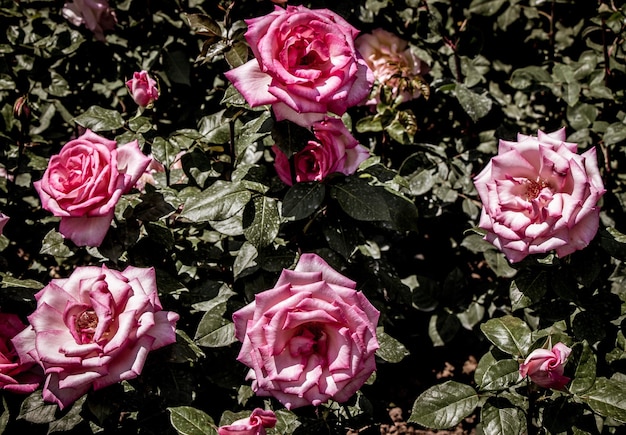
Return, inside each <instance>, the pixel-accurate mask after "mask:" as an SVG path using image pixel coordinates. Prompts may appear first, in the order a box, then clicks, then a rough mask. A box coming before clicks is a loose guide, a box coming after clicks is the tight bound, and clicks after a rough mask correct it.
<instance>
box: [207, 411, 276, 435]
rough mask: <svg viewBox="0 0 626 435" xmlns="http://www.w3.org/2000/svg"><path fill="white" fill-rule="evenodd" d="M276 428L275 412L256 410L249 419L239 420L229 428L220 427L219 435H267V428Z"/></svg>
mask: <svg viewBox="0 0 626 435" xmlns="http://www.w3.org/2000/svg"><path fill="white" fill-rule="evenodd" d="M274 426H276V414H274V411H270V410H267V411H265V410H263V409H261V408H256V409H255V410H254V411H252V414H250V417H248V418H242V419H241V420H237V421H235V422H233V423H231V424H229V425H228V426H220V427H219V428H218V429H217V433H218V435H266V433H267V432H265V428H266V427H274Z"/></svg>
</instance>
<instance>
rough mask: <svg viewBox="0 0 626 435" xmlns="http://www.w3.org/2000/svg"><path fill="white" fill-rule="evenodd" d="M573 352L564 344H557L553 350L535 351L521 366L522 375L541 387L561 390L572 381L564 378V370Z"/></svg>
mask: <svg viewBox="0 0 626 435" xmlns="http://www.w3.org/2000/svg"><path fill="white" fill-rule="evenodd" d="M571 352H572V350H571V349H570V348H569V347H567V346H566V345H564V344H563V343H557V344H555V345H554V346H553V347H552V350H548V349H536V350H533V351H532V352H531V353H530V355H528V357H527V358H526V360H525V361H524V363H523V364H520V367H519V372H520V375H522V377H523V378H525V377H526V376H528V377H529V378H530V380H531V381H533V382H534V383H535V384H537V385H539V386H540V387H544V388H554V389H557V390H560V389H562V388H563V387H564V386H565V384H567V383H568V382H569V381H570V378H568V377H567V376H563V369H564V366H565V363H566V362H567V357H568V356H569V354H570V353H571Z"/></svg>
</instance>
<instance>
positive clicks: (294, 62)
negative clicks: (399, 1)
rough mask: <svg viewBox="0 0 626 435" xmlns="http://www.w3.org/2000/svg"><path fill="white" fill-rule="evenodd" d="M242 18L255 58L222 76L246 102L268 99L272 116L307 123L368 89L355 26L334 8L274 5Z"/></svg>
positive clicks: (341, 110)
mask: <svg viewBox="0 0 626 435" xmlns="http://www.w3.org/2000/svg"><path fill="white" fill-rule="evenodd" d="M246 24H248V31H247V32H246V34H245V37H246V40H247V41H248V43H249V45H250V48H251V49H252V52H253V53H254V57H255V59H252V60H250V61H248V62H247V63H245V64H244V65H241V66H239V67H237V68H235V69H232V70H230V71H227V72H226V77H227V78H228V79H229V80H230V81H231V82H232V83H233V85H234V86H235V87H236V88H237V89H238V90H239V92H240V93H241V94H242V95H243V96H244V98H245V99H246V101H247V102H248V104H250V106H252V107H256V106H261V105H264V104H271V105H272V109H273V110H274V115H275V116H276V119H277V120H279V121H281V120H284V119H288V120H290V121H293V122H295V123H296V124H298V125H301V126H304V127H309V126H311V125H312V124H313V122H315V121H320V120H322V119H323V118H324V117H325V115H326V114H327V112H332V113H335V114H337V115H343V114H344V113H345V112H346V110H347V108H348V107H351V106H355V105H357V104H359V103H360V102H361V101H362V100H363V99H365V98H366V97H367V95H368V94H369V91H370V88H371V86H372V83H373V81H374V77H373V75H372V72H371V71H370V69H369V68H368V67H367V65H366V63H365V61H364V60H363V59H362V58H361V56H360V55H359V53H358V52H357V51H356V49H355V48H354V37H355V36H356V35H357V34H358V30H356V29H355V28H354V27H352V25H350V24H349V23H348V22H347V21H346V20H344V19H343V18H342V17H340V16H339V15H337V14H336V13H334V12H332V11H330V10H328V9H313V10H312V9H308V8H306V7H304V6H287V7H286V8H282V7H280V6H275V7H274V12H272V13H270V14H268V15H265V16H262V17H258V18H253V19H249V20H246Z"/></svg>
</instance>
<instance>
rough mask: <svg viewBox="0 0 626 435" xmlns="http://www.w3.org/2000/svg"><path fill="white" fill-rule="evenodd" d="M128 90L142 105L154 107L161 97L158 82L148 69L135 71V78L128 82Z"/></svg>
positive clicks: (136, 101)
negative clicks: (149, 73)
mask: <svg viewBox="0 0 626 435" xmlns="http://www.w3.org/2000/svg"><path fill="white" fill-rule="evenodd" d="M126 87H127V88H128V92H130V95H131V96H132V97H133V100H135V103H137V105H139V106H141V107H152V105H153V104H154V102H155V101H156V100H157V99H158V98H159V89H158V88H157V82H156V81H155V80H154V79H153V78H152V77H150V76H149V75H148V72H147V71H139V72H135V73H133V78H132V79H130V80H128V81H127V82H126Z"/></svg>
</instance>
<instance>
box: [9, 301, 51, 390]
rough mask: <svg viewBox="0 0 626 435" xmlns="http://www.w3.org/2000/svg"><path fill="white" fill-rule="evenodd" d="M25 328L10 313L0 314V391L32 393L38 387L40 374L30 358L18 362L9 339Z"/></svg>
mask: <svg viewBox="0 0 626 435" xmlns="http://www.w3.org/2000/svg"><path fill="white" fill-rule="evenodd" d="M26 327H27V326H26V325H24V323H23V322H22V321H21V320H20V318H19V317H18V316H17V315H15V314H12V313H0V389H3V390H6V391H11V392H13V393H21V394H27V393H32V392H33V391H35V390H36V389H37V387H39V384H40V383H41V380H42V379H43V377H42V374H41V372H40V371H38V370H36V369H35V370H34V369H33V368H34V367H35V366H36V363H35V360H33V359H32V358H28V357H26V358H24V359H23V360H21V361H20V358H19V355H18V354H17V352H16V351H15V347H14V346H13V343H12V342H11V339H12V338H13V337H15V336H16V335H18V334H19V333H21V332H22V331H23V330H24V329H25V328H26Z"/></svg>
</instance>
